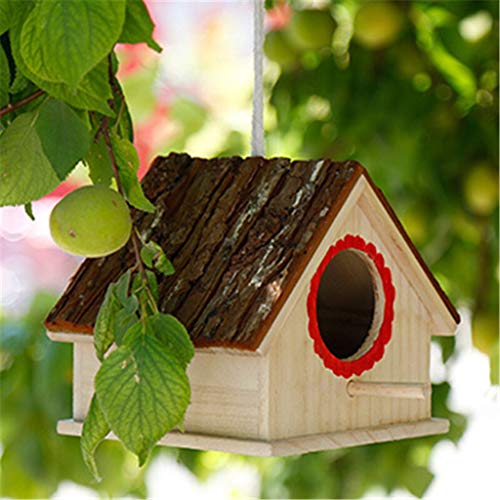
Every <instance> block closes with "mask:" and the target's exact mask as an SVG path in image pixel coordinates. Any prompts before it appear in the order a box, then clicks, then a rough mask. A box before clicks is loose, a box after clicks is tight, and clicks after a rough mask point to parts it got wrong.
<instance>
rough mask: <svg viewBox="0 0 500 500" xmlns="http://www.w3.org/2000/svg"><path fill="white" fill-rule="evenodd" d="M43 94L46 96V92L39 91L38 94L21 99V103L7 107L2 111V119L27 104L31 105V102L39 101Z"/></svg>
mask: <svg viewBox="0 0 500 500" xmlns="http://www.w3.org/2000/svg"><path fill="white" fill-rule="evenodd" d="M43 94H45V91H44V90H41V89H39V90H37V91H36V92H34V93H33V94H31V95H29V96H28V97H25V98H24V99H21V100H20V101H19V102H16V103H15V104H11V103H9V104H7V106H5V107H4V108H2V109H0V118H2V116H4V115H6V114H8V113H11V112H12V111H15V110H16V109H19V108H21V107H23V106H25V105H26V104H29V103H30V102H31V101H34V100H35V99H37V98H38V97H40V96H41V95H43Z"/></svg>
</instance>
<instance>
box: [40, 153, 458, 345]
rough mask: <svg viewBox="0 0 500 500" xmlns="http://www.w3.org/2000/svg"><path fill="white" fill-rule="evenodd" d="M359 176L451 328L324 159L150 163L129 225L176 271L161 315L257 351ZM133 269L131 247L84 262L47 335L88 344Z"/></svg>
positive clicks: (203, 341)
mask: <svg viewBox="0 0 500 500" xmlns="http://www.w3.org/2000/svg"><path fill="white" fill-rule="evenodd" d="M362 175H364V176H365V177H366V179H367V180H368V181H369V182H370V183H371V184H372V187H373V188H374V190H375V192H376V194H377V196H378V198H379V200H380V202H381V203H382V204H383V206H384V207H385V209H386V210H387V212H388V213H389V215H390V216H391V218H392V219H393V221H394V223H395V224H396V226H397V228H398V229H399V231H400V232H401V233H402V235H403V237H404V239H405V241H406V243H407V246H408V249H409V251H411V252H412V253H413V254H414V255H415V257H416V259H417V261H418V263H419V264H420V266H421V267H422V268H423V270H424V271H425V273H426V274H427V276H428V278H429V281H430V283H431V285H432V286H433V287H434V288H435V290H436V291H437V293H438V295H439V297H440V298H441V300H442V301H443V302H444V304H445V306H446V307H447V309H448V311H449V313H450V315H451V316H452V317H453V319H454V320H455V322H457V323H458V321H459V316H458V314H457V312H456V310H455V308H454V307H453V305H452V304H451V302H450V301H449V299H448V298H447V296H446V295H445V293H444V292H443V291H442V289H441V288H440V286H439V285H438V283H437V282H436V280H435V279H434V277H433V275H432V273H431V272H430V271H429V269H428V268H427V266H426V265H425V263H424V261H423V260H422V258H421V257H420V255H419V253H418V252H417V250H416V249H415V247H414V245H413V244H412V242H411V240H410V238H409V237H408V236H407V234H406V232H405V231H404V229H403V227H402V226H401V224H400V222H399V221H398V219H397V217H396V216H395V214H394V212H393V211H392V209H391V207H390V206H389V204H388V202H387V201H386V199H385V198H384V196H383V195H382V193H381V192H380V190H378V189H377V188H376V187H375V186H374V185H373V183H372V181H371V180H370V178H369V176H368V174H367V173H366V171H365V170H364V168H363V167H361V165H359V164H358V163H356V162H353V161H347V162H334V161H332V160H327V159H325V160H319V161H318V160H316V161H294V162H291V161H290V160H288V159H286V158H273V159H264V158H260V157H253V158H247V159H242V158H239V157H230V158H217V159H212V160H205V159H200V158H191V157H190V156H189V155H187V154H174V153H172V154H170V155H169V156H168V157H166V158H163V157H159V158H157V159H156V160H155V161H154V163H153V165H152V166H151V169H150V170H149V172H148V174H147V175H146V177H145V178H144V180H143V188H144V191H145V193H146V196H147V197H148V198H149V199H150V200H151V201H152V202H153V203H154V204H155V206H156V207H157V210H156V212H155V213H153V214H147V213H144V212H139V211H134V213H133V218H134V221H135V223H136V225H137V227H138V228H139V231H140V232H141V234H142V236H143V237H144V238H146V239H152V240H154V241H156V242H157V243H159V244H160V245H161V246H162V247H163V249H164V250H165V253H166V254H167V256H168V257H169V258H170V259H171V260H172V262H173V264H174V267H175V269H176V272H175V274H174V275H172V276H169V277H164V276H158V283H159V308H160V310H161V311H163V312H166V313H171V314H174V315H175V316H176V317H178V318H179V319H180V320H181V321H182V322H183V323H184V324H185V325H186V327H187V329H188V331H189V333H190V335H191V338H192V340H193V342H194V344H195V346H196V347H231V348H239V349H247V350H255V349H257V347H258V346H259V344H260V342H261V341H262V339H263V338H264V336H265V335H266V333H267V331H268V330H269V327H270V326H271V324H272V322H273V320H274V319H275V317H276V316H277V314H278V312H279V311H280V309H281V307H282V306H283V304H284V303H285V302H286V300H287V298H288V296H289V294H290V292H291V291H292V289H293V287H294V285H295V284H296V283H297V281H298V278H299V277H300V275H301V273H302V271H303V270H304V268H305V266H306V265H307V263H308V262H309V260H310V258H311V257H312V255H313V254H314V252H315V250H316V248H317V247H318V245H319V243H320V242H321V240H322V239H323V237H324V236H325V234H326V231H327V230H328V228H329V227H330V225H331V224H332V222H333V220H334V219H335V217H336V215H337V214H338V212H339V210H340V208H341V207H342V205H343V203H344V202H345V200H346V199H347V197H348V195H349V193H350V192H351V190H352V188H353V187H354V185H355V184H356V181H357V180H358V178H359V177H360V176H362ZM133 264H134V254H133V251H132V247H131V244H129V245H128V246H126V247H124V248H123V249H121V250H119V251H118V252H116V253H114V254H112V255H110V256H108V257H103V258H98V259H87V260H85V261H84V262H83V263H82V265H81V266H80V268H79V269H78V270H77V272H76V273H75V275H74V276H73V277H72V279H71V281H70V283H69V285H68V287H67V289H66V291H65V292H64V294H63V295H62V297H61V298H60V299H59V301H58V302H57V304H56V305H55V307H54V308H53V310H52V311H51V312H50V314H49V315H48V317H47V319H46V321H45V325H46V327H47V328H48V330H50V331H55V332H73V333H86V334H91V333H92V331H93V325H94V322H95V319H96V316H97V312H98V310H99V307H100V304H101V303H102V301H103V299H104V294H105V291H106V288H107V286H108V284H109V283H111V282H113V281H116V280H117V279H118V276H119V274H121V273H122V272H123V271H125V270H126V269H127V268H129V267H131V266H133Z"/></svg>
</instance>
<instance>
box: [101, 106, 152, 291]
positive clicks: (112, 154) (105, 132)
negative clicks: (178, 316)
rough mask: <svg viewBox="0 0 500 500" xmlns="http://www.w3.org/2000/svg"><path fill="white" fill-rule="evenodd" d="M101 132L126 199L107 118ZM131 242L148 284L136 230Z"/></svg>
mask: <svg viewBox="0 0 500 500" xmlns="http://www.w3.org/2000/svg"><path fill="white" fill-rule="evenodd" d="M99 130H100V131H101V133H102V135H103V137H104V142H105V143H106V148H107V150H108V154H109V158H110V160H111V168H112V169H113V175H114V177H115V180H116V187H117V188H118V191H119V193H120V194H121V195H122V196H123V197H124V198H125V193H124V191H123V185H122V181H121V180H120V173H119V172H118V165H117V163H116V156H115V152H114V151H113V145H112V144H111V138H110V137H109V123H108V117H107V116H105V117H104V118H103V119H102V122H101V126H100V128H99ZM131 240H132V246H133V248H134V254H135V260H136V263H137V264H136V265H137V267H138V268H139V271H140V273H141V277H142V280H143V281H144V282H146V283H147V280H148V276H147V274H146V269H145V268H144V264H143V262H142V259H141V251H140V249H139V238H138V237H137V234H136V232H135V230H132V236H131Z"/></svg>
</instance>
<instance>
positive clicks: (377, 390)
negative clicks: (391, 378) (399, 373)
mask: <svg viewBox="0 0 500 500" xmlns="http://www.w3.org/2000/svg"><path fill="white" fill-rule="evenodd" d="M346 390H347V394H349V396H351V397H355V396H375V397H379V398H402V399H425V398H426V397H428V396H429V395H430V393H431V386H430V384H422V383H411V382H409V383H404V382H358V381H357V380H351V381H350V382H349V383H348V384H347V387H346Z"/></svg>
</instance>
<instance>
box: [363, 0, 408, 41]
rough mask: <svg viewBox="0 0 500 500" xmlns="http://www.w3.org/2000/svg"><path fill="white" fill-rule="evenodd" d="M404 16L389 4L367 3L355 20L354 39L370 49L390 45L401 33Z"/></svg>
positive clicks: (397, 8) (394, 6)
mask: <svg viewBox="0 0 500 500" xmlns="http://www.w3.org/2000/svg"><path fill="white" fill-rule="evenodd" d="M403 24H404V16H403V14H402V12H401V10H400V9H399V7H397V6H396V5H394V4H392V3H389V2H383V3H381V2H366V3H364V4H363V5H362V6H361V7H360V9H359V10H358V12H357V13H356V17H355V18H354V38H355V39H356V41H357V42H359V43H360V44H361V45H363V46H365V47H367V48H369V49H381V48H383V47H387V46H388V45H390V44H391V43H392V42H394V40H396V38H397V37H398V35H399V34H400V32H401V29H402V28H403Z"/></svg>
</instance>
